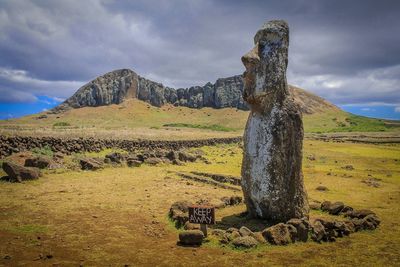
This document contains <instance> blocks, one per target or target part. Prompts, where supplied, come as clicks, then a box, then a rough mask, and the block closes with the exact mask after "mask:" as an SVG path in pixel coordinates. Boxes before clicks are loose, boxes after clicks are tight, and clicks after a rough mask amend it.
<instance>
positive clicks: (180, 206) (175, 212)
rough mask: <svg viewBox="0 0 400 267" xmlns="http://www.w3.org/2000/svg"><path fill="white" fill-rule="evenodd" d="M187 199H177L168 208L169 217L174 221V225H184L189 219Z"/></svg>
mask: <svg viewBox="0 0 400 267" xmlns="http://www.w3.org/2000/svg"><path fill="white" fill-rule="evenodd" d="M190 205H191V203H189V202H188V201H177V202H175V203H173V204H172V205H171V208H170V209H169V217H170V218H171V219H172V220H173V221H174V222H175V226H176V227H181V226H184V225H185V223H186V222H187V221H189V214H188V213H189V206H190Z"/></svg>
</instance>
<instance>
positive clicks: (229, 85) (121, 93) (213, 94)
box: [42, 69, 338, 116]
mask: <svg viewBox="0 0 400 267" xmlns="http://www.w3.org/2000/svg"><path fill="white" fill-rule="evenodd" d="M243 88H244V82H243V77H242V75H235V76H232V77H227V78H220V79H218V80H217V81H216V82H215V83H214V84H212V83H206V84H205V85H204V86H193V87H190V88H179V89H174V88H170V87H165V86H163V85H162V84H161V83H157V82H153V81H151V80H148V79H145V78H143V77H141V76H139V75H137V74H136V73H135V72H134V71H132V70H130V69H120V70H114V71H111V72H109V73H106V74H104V75H102V76H99V77H97V78H96V79H94V80H92V81H90V82H89V83H87V84H85V85H84V86H82V87H81V88H79V89H78V91H77V92H76V93H75V94H74V95H73V96H72V97H70V98H68V99H67V100H66V101H65V102H63V103H62V104H60V105H59V106H57V107H56V108H54V109H53V110H52V111H51V112H55V113H57V112H62V111H65V110H68V109H71V108H80V107H87V106H91V107H96V106H102V105H110V104H120V103H122V102H123V101H124V100H126V99H131V98H137V99H140V100H143V101H146V102H148V103H150V104H151V105H153V106H157V107H160V106H162V105H165V104H167V103H169V104H173V105H175V106H186V107H190V108H202V107H212V108H225V107H233V108H237V109H241V110H248V109H249V108H248V106H247V104H246V103H245V101H244V100H243V98H242V94H243ZM289 93H290V94H291V95H292V96H293V97H294V99H295V101H296V102H297V103H298V104H299V106H300V111H301V112H303V113H306V114H312V113H315V112H318V111H324V110H326V109H330V110H338V108H337V107H336V106H334V105H332V104H331V103H329V102H327V101H325V100H324V99H322V98H320V97H318V96H316V95H313V94H310V93H308V92H306V91H305V90H303V89H300V88H297V87H294V86H289ZM42 116H46V115H42Z"/></svg>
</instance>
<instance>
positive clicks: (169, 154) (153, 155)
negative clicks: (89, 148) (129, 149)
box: [80, 150, 205, 170]
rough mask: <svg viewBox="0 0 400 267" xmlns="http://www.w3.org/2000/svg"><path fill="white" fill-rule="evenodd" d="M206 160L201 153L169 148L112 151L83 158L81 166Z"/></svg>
mask: <svg viewBox="0 0 400 267" xmlns="http://www.w3.org/2000/svg"><path fill="white" fill-rule="evenodd" d="M198 159H200V160H205V158H203V157H202V156H201V155H199V154H192V153H189V152H186V151H168V150H145V151H143V152H138V153H136V154H128V153H119V152H112V153H110V154H107V155H106V156H105V158H104V160H103V159H101V158H82V159H80V166H81V169H82V170H97V169H100V168H102V167H103V166H104V164H103V163H106V164H111V165H121V164H125V163H126V164H127V166H129V167H139V166H140V165H142V164H143V163H146V164H149V165H157V164H160V163H172V164H175V165H183V164H184V163H185V162H194V161H196V160H198Z"/></svg>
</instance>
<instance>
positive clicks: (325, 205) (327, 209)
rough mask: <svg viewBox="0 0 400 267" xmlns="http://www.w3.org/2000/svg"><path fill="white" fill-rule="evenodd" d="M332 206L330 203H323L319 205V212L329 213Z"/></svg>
mask: <svg viewBox="0 0 400 267" xmlns="http://www.w3.org/2000/svg"><path fill="white" fill-rule="evenodd" d="M331 205H332V202H330V201H324V202H322V203H321V210H322V211H329V207H330V206H331Z"/></svg>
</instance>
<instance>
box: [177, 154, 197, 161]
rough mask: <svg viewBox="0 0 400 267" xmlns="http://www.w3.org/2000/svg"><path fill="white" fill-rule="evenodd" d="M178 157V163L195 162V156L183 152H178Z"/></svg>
mask: <svg viewBox="0 0 400 267" xmlns="http://www.w3.org/2000/svg"><path fill="white" fill-rule="evenodd" d="M178 157H179V160H180V161H185V162H186V161H189V162H195V161H196V159H197V157H196V156H195V155H192V154H189V153H187V152H184V151H179V153H178Z"/></svg>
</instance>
